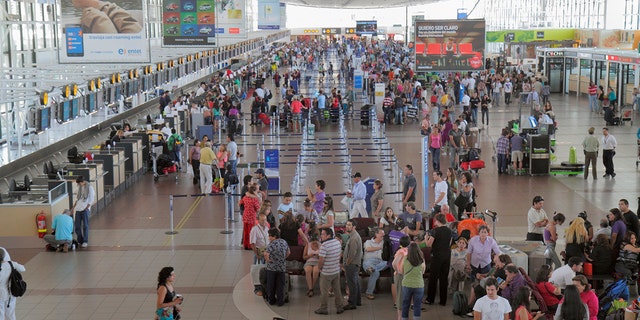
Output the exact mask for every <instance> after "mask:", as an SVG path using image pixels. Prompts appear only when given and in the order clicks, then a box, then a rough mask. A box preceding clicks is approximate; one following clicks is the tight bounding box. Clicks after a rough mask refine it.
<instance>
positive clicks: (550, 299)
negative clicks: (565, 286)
mask: <svg viewBox="0 0 640 320" xmlns="http://www.w3.org/2000/svg"><path fill="white" fill-rule="evenodd" d="M551 273H552V270H551V266H550V265H548V264H543V265H542V266H541V267H540V270H539V271H538V274H537V275H536V288H538V291H539V292H540V295H541V296H542V299H544V302H545V304H546V305H547V308H548V309H549V310H552V311H555V310H556V309H557V308H558V303H560V298H558V296H559V295H560V288H559V287H556V286H554V285H553V284H552V283H551V282H549V278H551Z"/></svg>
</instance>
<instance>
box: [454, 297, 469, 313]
mask: <svg viewBox="0 0 640 320" xmlns="http://www.w3.org/2000/svg"><path fill="white" fill-rule="evenodd" d="M468 310H469V299H468V298H467V294H466V293H464V292H462V291H456V292H454V293H453V310H452V311H453V314H455V315H457V316H464V315H465V314H467V312H469V311H468Z"/></svg>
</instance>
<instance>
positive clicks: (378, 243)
mask: <svg viewBox="0 0 640 320" xmlns="http://www.w3.org/2000/svg"><path fill="white" fill-rule="evenodd" d="M383 240H384V230H382V229H377V230H376V231H375V235H374V237H373V239H369V240H367V241H365V243H364V260H363V261H362V268H364V270H365V271H366V272H367V273H368V274H369V283H368V284H367V291H365V295H366V297H367V299H369V300H373V299H375V298H376V297H375V296H374V295H373V290H374V289H375V288H376V282H377V281H378V278H380V272H381V271H383V270H385V269H387V268H388V267H389V265H388V263H387V261H384V260H382V247H383V246H384V241H383Z"/></svg>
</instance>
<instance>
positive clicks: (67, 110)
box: [59, 100, 71, 122]
mask: <svg viewBox="0 0 640 320" xmlns="http://www.w3.org/2000/svg"><path fill="white" fill-rule="evenodd" d="M61 109H62V114H60V115H59V116H60V120H62V122H67V121H69V119H71V102H70V101H69V100H67V101H64V102H62V108H61Z"/></svg>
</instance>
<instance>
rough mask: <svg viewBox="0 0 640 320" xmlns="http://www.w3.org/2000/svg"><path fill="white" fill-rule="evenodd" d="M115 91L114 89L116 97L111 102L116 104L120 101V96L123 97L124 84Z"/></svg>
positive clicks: (116, 87) (115, 88) (117, 86)
mask: <svg viewBox="0 0 640 320" xmlns="http://www.w3.org/2000/svg"><path fill="white" fill-rule="evenodd" d="M113 89H114V96H113V101H111V102H115V101H118V99H120V95H122V84H117V85H116V86H115V87H114V88H113Z"/></svg>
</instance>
